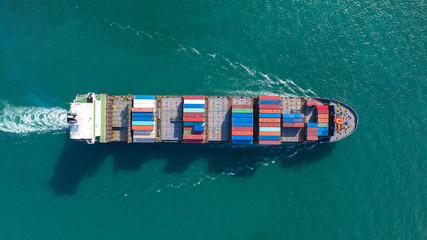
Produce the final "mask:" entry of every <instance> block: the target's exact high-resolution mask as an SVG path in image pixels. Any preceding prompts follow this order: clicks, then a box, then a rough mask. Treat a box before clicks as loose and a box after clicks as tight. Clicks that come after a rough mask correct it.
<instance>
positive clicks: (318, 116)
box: [317, 114, 329, 118]
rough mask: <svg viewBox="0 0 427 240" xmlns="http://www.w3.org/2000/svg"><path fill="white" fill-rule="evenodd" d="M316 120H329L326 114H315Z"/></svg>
mask: <svg viewBox="0 0 427 240" xmlns="http://www.w3.org/2000/svg"><path fill="white" fill-rule="evenodd" d="M317 118H329V115H328V114H317Z"/></svg>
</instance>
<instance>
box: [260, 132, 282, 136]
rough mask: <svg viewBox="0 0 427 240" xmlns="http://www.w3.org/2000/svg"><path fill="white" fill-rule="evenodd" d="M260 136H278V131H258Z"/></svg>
mask: <svg viewBox="0 0 427 240" xmlns="http://www.w3.org/2000/svg"><path fill="white" fill-rule="evenodd" d="M259 135H260V136H280V132H259Z"/></svg>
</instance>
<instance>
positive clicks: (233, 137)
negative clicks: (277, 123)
mask: <svg viewBox="0 0 427 240" xmlns="http://www.w3.org/2000/svg"><path fill="white" fill-rule="evenodd" d="M231 140H253V136H231Z"/></svg>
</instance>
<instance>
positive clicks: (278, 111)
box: [259, 109, 280, 113]
mask: <svg viewBox="0 0 427 240" xmlns="http://www.w3.org/2000/svg"><path fill="white" fill-rule="evenodd" d="M259 113H280V109H260V110H259Z"/></svg>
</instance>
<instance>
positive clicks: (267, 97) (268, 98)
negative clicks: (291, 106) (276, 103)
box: [259, 96, 282, 100]
mask: <svg viewBox="0 0 427 240" xmlns="http://www.w3.org/2000/svg"><path fill="white" fill-rule="evenodd" d="M259 100H282V97H281V96H259Z"/></svg>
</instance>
